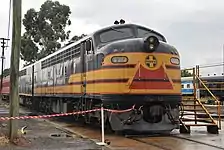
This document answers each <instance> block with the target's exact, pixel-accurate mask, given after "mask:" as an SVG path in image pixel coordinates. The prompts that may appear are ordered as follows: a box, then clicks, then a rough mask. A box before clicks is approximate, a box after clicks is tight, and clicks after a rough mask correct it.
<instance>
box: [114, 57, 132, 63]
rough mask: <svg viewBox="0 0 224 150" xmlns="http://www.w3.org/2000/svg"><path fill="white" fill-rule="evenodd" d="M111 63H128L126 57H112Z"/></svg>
mask: <svg viewBox="0 0 224 150" xmlns="http://www.w3.org/2000/svg"><path fill="white" fill-rule="evenodd" d="M111 62H112V63H114V64H117V63H127V62H128V57H126V56H113V57H112V58H111Z"/></svg>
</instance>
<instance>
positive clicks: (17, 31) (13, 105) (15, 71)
mask: <svg viewBox="0 0 224 150" xmlns="http://www.w3.org/2000/svg"><path fill="white" fill-rule="evenodd" d="M21 3H22V0H13V2H12V4H13V26H12V48H11V64H10V95H9V97H10V112H9V114H10V117H17V116H19V94H18V79H19V56H20V47H21V5H22V4H21ZM17 137H18V120H10V121H9V138H10V141H11V142H13V140H14V139H15V138H17Z"/></svg>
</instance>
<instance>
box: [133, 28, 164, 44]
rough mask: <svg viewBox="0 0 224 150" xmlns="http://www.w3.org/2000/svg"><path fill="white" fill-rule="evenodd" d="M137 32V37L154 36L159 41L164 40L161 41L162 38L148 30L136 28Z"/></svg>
mask: <svg viewBox="0 0 224 150" xmlns="http://www.w3.org/2000/svg"><path fill="white" fill-rule="evenodd" d="M137 31H138V37H140V38H141V37H146V36H149V35H154V36H156V37H157V38H158V39H159V40H160V41H164V42H165V40H164V39H163V37H161V36H160V35H158V34H155V33H152V32H151V31H150V30H147V29H144V28H138V29H137Z"/></svg>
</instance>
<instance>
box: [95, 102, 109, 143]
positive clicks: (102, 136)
mask: <svg viewBox="0 0 224 150" xmlns="http://www.w3.org/2000/svg"><path fill="white" fill-rule="evenodd" d="M101 133H102V134H101V138H102V141H101V142H97V143H96V144H97V145H100V146H105V145H107V144H106V143H105V142H104V141H105V138H104V111H103V104H101Z"/></svg>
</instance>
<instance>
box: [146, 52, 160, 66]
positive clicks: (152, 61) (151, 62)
mask: <svg viewBox="0 0 224 150" xmlns="http://www.w3.org/2000/svg"><path fill="white" fill-rule="evenodd" d="M145 64H146V65H147V66H148V67H149V68H154V67H155V66H156V64H157V60H156V57H155V56H153V55H149V56H147V57H146V59H145Z"/></svg>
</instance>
